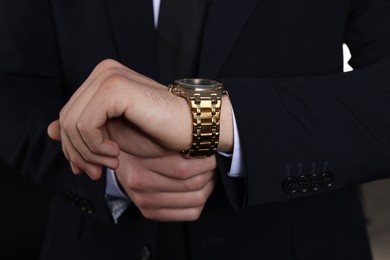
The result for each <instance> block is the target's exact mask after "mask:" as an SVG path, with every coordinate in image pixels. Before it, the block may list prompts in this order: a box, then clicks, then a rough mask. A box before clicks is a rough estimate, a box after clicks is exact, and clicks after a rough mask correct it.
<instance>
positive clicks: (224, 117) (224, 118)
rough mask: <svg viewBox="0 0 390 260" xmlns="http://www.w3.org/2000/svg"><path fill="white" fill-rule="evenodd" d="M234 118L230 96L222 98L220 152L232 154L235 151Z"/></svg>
mask: <svg viewBox="0 0 390 260" xmlns="http://www.w3.org/2000/svg"><path fill="white" fill-rule="evenodd" d="M233 142H234V138H233V117H232V105H231V103H230V99H229V96H228V95H224V96H223V97H222V106H221V116H220V136H219V145H218V151H220V152H227V153H231V152H232V151H233Z"/></svg>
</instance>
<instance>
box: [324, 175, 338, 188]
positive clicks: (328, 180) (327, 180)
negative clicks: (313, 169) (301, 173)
mask: <svg viewBox="0 0 390 260" xmlns="http://www.w3.org/2000/svg"><path fill="white" fill-rule="evenodd" d="M334 179H335V177H334V175H333V173H331V172H330V171H325V172H323V173H322V174H321V187H323V188H326V187H330V186H332V185H333V183H334Z"/></svg>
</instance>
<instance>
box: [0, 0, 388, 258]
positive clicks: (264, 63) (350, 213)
mask: <svg viewBox="0 0 390 260" xmlns="http://www.w3.org/2000/svg"><path fill="white" fill-rule="evenodd" d="M151 2H152V1H145V0H143V1H141V0H139V1H137V0H115V1H111V0H97V1H94V2H93V3H91V2H90V1H87V0H77V1H76V0H62V1H59V0H58V1H54V0H53V1H49V0H36V1H28V0H21V1H12V0H1V1H0V12H1V13H0V21H1V22H0V29H1V34H0V35H1V36H0V37H2V38H1V41H0V47H1V48H0V57H1V58H0V106H1V107H0V118H1V121H2V124H4V125H5V126H7V127H2V128H1V134H0V136H1V140H0V143H1V147H0V156H1V160H3V161H5V162H7V164H8V165H10V166H12V167H13V168H14V169H15V170H16V171H18V172H20V173H21V174H23V175H24V176H26V177H28V178H30V179H31V180H34V181H36V182H39V183H40V184H42V185H45V186H46V187H48V188H49V189H50V190H52V191H53V193H54V194H56V196H55V197H54V199H53V201H52V208H51V218H50V221H49V224H48V231H47V237H46V246H45V248H44V253H43V258H42V259H45V260H46V259H50V260H52V259H75V260H77V259H83V260H85V259H96V260H97V259H119V260H120V259H155V257H156V256H155V254H154V252H155V248H156V247H157V245H156V241H157V238H158V228H159V225H158V223H157V222H154V221H150V220H146V219H145V218H143V217H142V215H140V213H139V211H138V210H137V209H136V208H135V207H134V206H131V207H130V208H129V209H128V210H127V211H126V212H125V213H124V215H123V216H121V218H120V219H119V222H118V224H114V223H113V221H112V218H111V215H110V212H109V210H108V209H107V207H106V203H105V197H104V194H105V181H104V178H103V179H102V180H100V181H91V180H89V179H88V178H87V177H86V176H85V175H81V176H73V175H72V174H71V171H70V169H69V166H68V163H67V162H66V161H65V159H64V158H63V156H62V153H61V148H60V146H59V144H57V143H55V142H52V141H51V140H49V138H48V137H47V135H46V127H47V125H48V123H49V122H50V121H51V120H53V119H55V118H56V117H57V116H58V113H59V110H60V108H61V107H62V105H63V104H64V103H65V102H66V100H67V99H68V98H69V97H70V95H71V94H72V93H73V92H74V91H75V90H76V89H77V87H78V86H80V84H81V83H82V82H83V80H85V78H86V77H87V76H88V75H89V73H90V72H91V71H92V69H93V68H94V66H96V64H98V63H99V62H100V61H102V60H103V59H106V58H112V59H116V60H118V61H120V62H122V63H123V64H125V65H126V66H128V67H130V68H132V69H134V70H136V71H138V72H140V73H143V74H145V75H147V76H149V77H151V78H154V79H156V78H157V70H158V68H157V63H156V61H157V56H158V55H157V44H156V32H155V29H154V26H153V16H152V15H153V13H152V3H151ZM389 13H390V2H389V1H387V0H319V1H309V0H298V1H287V0H212V1H210V3H209V6H208V11H207V15H206V18H205V19H206V20H205V25H204V34H203V37H202V43H201V49H200V57H199V67H198V76H199V77H205V78H213V79H219V80H221V81H222V82H223V83H224V84H225V86H226V88H227V89H228V91H229V95H230V99H231V101H232V104H233V108H234V112H235V116H236V119H237V124H238V130H239V133H240V137H241V144H242V154H243V161H244V169H245V171H244V173H245V176H246V177H245V178H242V179H232V178H229V177H227V174H226V172H227V169H228V167H229V163H228V162H226V160H225V159H222V158H221V157H218V162H219V163H218V169H219V174H220V178H219V182H218V185H217V187H216V190H215V191H214V193H213V194H212V196H211V197H210V199H209V201H208V203H207V205H206V207H205V209H204V211H203V213H202V215H201V217H200V219H199V220H198V221H195V222H191V223H187V224H186V225H185V227H186V232H187V234H188V241H189V246H190V251H191V256H192V258H191V259H193V260H198V259H199V260H204V259H267V260H269V259H278V260H279V259H281V260H295V259H298V260H321V259H332V260H342V259H343V260H345V259H354V260H367V259H371V257H370V249H369V246H368V242H367V235H366V231H365V221H364V217H363V214H362V210H361V207H360V203H359V198H358V193H357V192H356V185H358V184H360V183H363V182H367V181H371V180H375V179H380V178H386V177H388V176H389V173H390V152H389V151H390V120H389V119H388V116H387V115H389V114H390V102H389V101H388V100H389V98H390V91H389V88H390V16H389V15H388V14H389ZM344 42H345V43H346V44H347V45H348V46H349V48H350V50H351V53H352V57H353V58H352V59H351V61H350V64H351V65H352V66H353V67H354V69H355V70H354V71H353V72H349V73H343V72H342V69H343V68H342V67H343V58H342V44H343V43H344ZM324 174H325V175H324ZM172 250H175V245H172Z"/></svg>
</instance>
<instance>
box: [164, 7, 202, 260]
mask: <svg viewBox="0 0 390 260" xmlns="http://www.w3.org/2000/svg"><path fill="white" fill-rule="evenodd" d="M206 7H207V0H161V5H160V13H159V21H158V28H157V40H158V69H159V81H160V83H163V84H166V85H168V84H170V83H172V82H173V81H174V80H175V79H179V78H189V77H195V76H196V74H197V66H198V56H199V51H200V43H201V38H202V37H201V36H202V30H203V20H204V16H205V13H206ZM187 240H188V239H187V230H186V225H185V224H183V223H161V224H160V225H159V241H158V246H157V257H156V259H157V260H187V259H190V257H189V246H188V241H187Z"/></svg>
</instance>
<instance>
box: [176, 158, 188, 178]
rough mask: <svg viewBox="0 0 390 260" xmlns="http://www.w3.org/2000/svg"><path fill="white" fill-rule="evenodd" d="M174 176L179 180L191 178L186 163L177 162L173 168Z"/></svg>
mask: <svg viewBox="0 0 390 260" xmlns="http://www.w3.org/2000/svg"><path fill="white" fill-rule="evenodd" d="M174 175H175V177H176V178H179V179H187V178H189V177H190V176H191V168H190V167H189V164H188V163H187V162H186V161H180V162H178V163H177V164H176V165H175V167H174Z"/></svg>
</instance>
